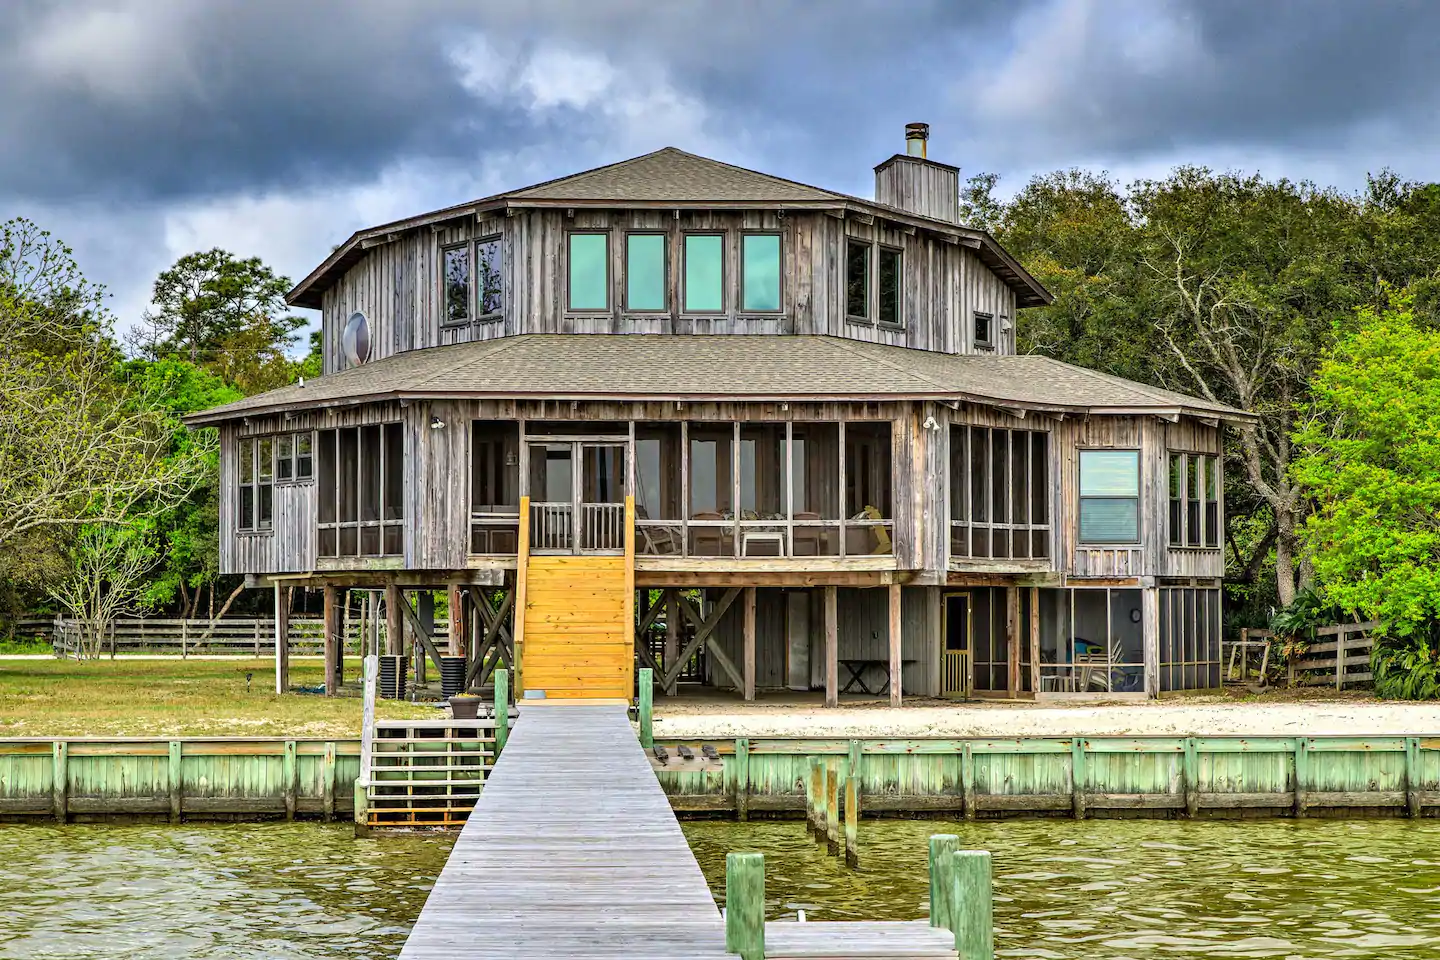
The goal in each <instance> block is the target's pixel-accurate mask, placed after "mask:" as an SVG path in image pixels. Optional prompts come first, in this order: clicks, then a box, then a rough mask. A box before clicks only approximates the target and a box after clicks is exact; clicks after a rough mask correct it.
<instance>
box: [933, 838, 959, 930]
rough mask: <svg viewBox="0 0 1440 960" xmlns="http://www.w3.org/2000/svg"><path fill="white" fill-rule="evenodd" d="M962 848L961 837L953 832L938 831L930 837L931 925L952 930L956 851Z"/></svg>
mask: <svg viewBox="0 0 1440 960" xmlns="http://www.w3.org/2000/svg"><path fill="white" fill-rule="evenodd" d="M959 849H960V838H959V837H957V836H955V835H954V834H953V833H937V834H935V835H933V836H932V837H931V838H930V926H932V927H938V928H940V929H941V930H952V929H954V927H953V926H952V924H951V922H950V896H951V894H952V893H953V892H954V887H955V858H954V853H955V851H956V850H959Z"/></svg>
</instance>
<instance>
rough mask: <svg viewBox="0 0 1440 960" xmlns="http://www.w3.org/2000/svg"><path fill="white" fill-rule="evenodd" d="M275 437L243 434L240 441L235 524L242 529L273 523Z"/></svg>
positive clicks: (251, 530) (263, 528) (261, 528)
mask: <svg viewBox="0 0 1440 960" xmlns="http://www.w3.org/2000/svg"><path fill="white" fill-rule="evenodd" d="M274 458H275V441H274V438H272V437H246V438H245V439H243V440H241V441H240V450H239V467H240V484H239V486H240V504H239V506H240V513H239V516H238V517H237V518H236V523H235V527H236V529H237V530H239V531H240V532H242V533H258V532H262V531H264V532H269V531H270V530H272V529H273V528H274V524H275V459H274Z"/></svg>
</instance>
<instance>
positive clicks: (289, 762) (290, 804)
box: [282, 740, 300, 820]
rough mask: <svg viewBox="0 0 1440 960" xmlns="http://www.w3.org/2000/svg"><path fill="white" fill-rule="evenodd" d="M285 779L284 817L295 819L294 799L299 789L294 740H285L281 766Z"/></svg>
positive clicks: (296, 750) (297, 751) (298, 758)
mask: <svg viewBox="0 0 1440 960" xmlns="http://www.w3.org/2000/svg"><path fill="white" fill-rule="evenodd" d="M282 769H283V771H284V773H283V776H284V779H285V787H284V789H285V819H286V820H294V819H295V799H296V794H298V793H299V790H300V757H299V750H298V745H297V744H296V743H295V741H294V740H286V741H285V762H284V764H283V767H282Z"/></svg>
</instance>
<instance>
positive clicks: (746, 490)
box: [739, 423, 790, 557]
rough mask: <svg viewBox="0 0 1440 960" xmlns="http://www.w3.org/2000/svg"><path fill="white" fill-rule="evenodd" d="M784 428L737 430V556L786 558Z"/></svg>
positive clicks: (747, 426) (764, 426)
mask: <svg viewBox="0 0 1440 960" xmlns="http://www.w3.org/2000/svg"><path fill="white" fill-rule="evenodd" d="M785 426H786V425H785V424H783V423H745V424H741V426H740V477H739V480H740V482H739V497H740V555H741V556H745V557H774V556H787V555H788V554H789V552H790V551H789V545H788V537H787V526H788V524H787V518H786V505H785V500H786V494H787V489H788V486H789V477H788V469H787V467H788V464H787V462H786V458H785Z"/></svg>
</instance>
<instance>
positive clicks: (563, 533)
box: [530, 500, 575, 552]
mask: <svg viewBox="0 0 1440 960" xmlns="http://www.w3.org/2000/svg"><path fill="white" fill-rule="evenodd" d="M574 545H575V507H574V505H573V504H571V503H569V502H568V501H567V502H560V503H544V502H537V501H534V500H532V501H530V549H531V550H539V551H560V550H563V551H566V552H568V551H570V550H571V549H573V548H574Z"/></svg>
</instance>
